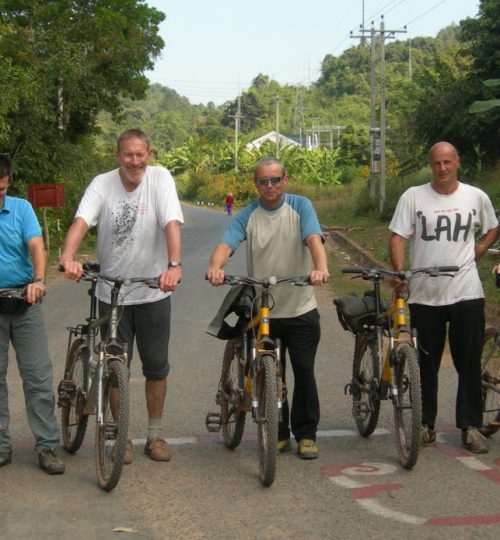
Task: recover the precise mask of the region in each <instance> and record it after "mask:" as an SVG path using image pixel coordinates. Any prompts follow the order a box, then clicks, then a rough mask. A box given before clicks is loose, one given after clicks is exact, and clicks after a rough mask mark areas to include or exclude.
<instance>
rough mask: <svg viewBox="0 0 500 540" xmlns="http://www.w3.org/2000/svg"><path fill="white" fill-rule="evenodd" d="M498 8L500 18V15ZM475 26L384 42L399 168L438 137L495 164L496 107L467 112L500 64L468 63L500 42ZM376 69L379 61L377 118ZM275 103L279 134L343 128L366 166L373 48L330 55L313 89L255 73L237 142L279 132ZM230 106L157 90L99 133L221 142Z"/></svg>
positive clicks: (165, 144) (486, 92) (162, 146)
mask: <svg viewBox="0 0 500 540" xmlns="http://www.w3.org/2000/svg"><path fill="white" fill-rule="evenodd" d="M497 5H500V4H499V3H498V2H497ZM497 11H498V12H499V13H498V17H500V8H497ZM476 22H477V20H467V21H465V22H463V23H462V24H461V25H460V26H458V25H453V26H449V27H447V28H444V29H442V30H441V31H440V32H439V33H438V35H437V36H436V38H429V37H416V38H413V39H411V40H402V41H387V43H386V47H385V51H386V63H385V79H386V80H385V82H386V85H385V89H386V125H387V126H388V131H387V144H388V151H389V152H390V153H392V155H394V157H395V158H396V159H397V160H398V162H399V163H406V162H411V160H412V159H414V158H415V156H416V154H417V155H418V154H419V151H423V150H424V149H425V148H427V147H428V145H429V144H432V142H434V141H436V140H441V139H446V140H451V141H453V142H454V143H455V144H456V145H457V147H459V148H460V151H461V153H462V155H464V157H465V158H466V159H470V160H474V159H477V158H478V157H480V158H481V159H483V160H484V159H486V161H491V162H494V161H495V160H496V159H497V158H498V157H499V153H500V145H499V144H498V126H499V121H500V108H499V109H497V110H496V111H495V110H491V111H489V112H488V113H487V114H486V113H483V114H481V115H472V114H469V113H468V112H467V109H468V107H469V106H470V104H471V103H472V102H473V101H475V100H477V99H487V98H491V97H492V96H494V89H493V90H492V89H491V88H490V89H488V88H487V87H485V86H484V84H483V81H484V80H486V79H488V78H497V76H498V74H500V66H494V65H493V66H490V67H489V68H487V67H486V66H484V65H483V64H484V58H483V60H481V59H480V57H475V56H474V55H477V54H480V55H487V54H493V52H494V51H493V49H494V47H495V46H496V45H495V43H498V37H497V36H495V37H494V38H493V37H492V36H489V37H488V35H487V33H486V34H485V35H484V36H483V38H482V39H485V40H486V41H485V42H483V43H481V44H479V42H478V38H479V37H480V34H475V32H476V30H477V29H474V25H475V23H476ZM483 23H484V21H483ZM484 26H485V25H484V24H483V29H482V31H483V33H484ZM471 36H473V39H472V40H471V39H470V37H471ZM490 38H491V42H488V40H490ZM490 48H491V50H490ZM497 50H498V49H497ZM495 69H498V73H497V74H496V75H495ZM379 70H380V66H379V64H376V78H377V81H376V85H377V97H376V99H377V115H378V109H379V102H378V99H379V96H378V92H379V86H380V80H379ZM277 98H279V103H280V131H281V132H282V133H284V134H287V135H294V136H295V137H298V136H299V134H301V133H303V134H304V133H305V132H307V131H310V130H311V128H312V127H313V125H322V126H340V127H339V128H337V130H336V131H335V130H334V131H335V139H337V136H338V135H339V136H340V137H341V139H342V142H343V144H344V145H349V146H351V148H352V151H353V157H356V158H357V159H358V160H360V161H361V162H363V163H368V158H369V141H368V131H367V129H366V128H367V126H368V125H369V123H370V46H369V44H365V45H361V44H358V45H354V46H352V47H350V48H349V49H347V50H346V51H345V52H344V53H342V54H341V55H339V56H334V55H327V56H326V57H325V58H324V60H323V63H322V66H321V73H320V75H319V77H318V79H317V80H316V81H315V82H314V83H312V84H311V86H310V87H305V86H300V85H299V86H293V85H280V84H279V83H278V82H276V81H274V80H272V79H271V78H270V77H269V76H267V75H265V74H262V73H261V74H257V75H256V77H255V79H254V80H253V83H252V85H251V87H250V88H248V89H247V90H246V91H245V92H243V94H242V96H241V114H242V116H243V118H242V120H241V137H242V140H243V142H247V141H248V140H251V139H253V138H255V137H257V136H259V135H262V134H264V133H266V132H268V131H270V130H273V129H275V127H276V100H277ZM236 108H237V101H236V97H235V99H234V100H232V101H228V102H226V103H224V104H223V105H221V106H219V107H216V106H214V105H213V104H209V105H208V106H203V105H192V104H189V102H188V101H187V100H186V99H185V98H183V97H181V96H179V95H178V94H177V93H176V92H175V91H174V90H171V89H168V88H166V87H163V86H160V85H158V84H154V85H152V86H151V87H150V88H149V90H148V92H147V97H146V99H144V100H141V101H135V102H132V101H130V100H127V101H126V102H125V110H124V113H123V114H122V115H121V116H120V121H119V124H118V125H117V124H116V123H113V122H111V119H110V117H109V116H107V117H101V120H102V122H101V127H102V129H103V131H104V133H105V134H106V135H109V136H110V138H111V139H113V138H114V137H115V135H116V133H117V131H119V130H121V129H123V128H124V127H126V126H129V125H132V124H140V125H141V126H143V127H144V128H145V129H146V130H147V131H148V133H150V134H151V135H152V138H153V140H154V142H155V146H156V148H158V149H159V150H161V151H165V150H171V149H172V148H175V147H176V146H179V145H181V144H186V143H188V141H189V140H190V139H191V140H194V141H196V140H198V141H200V143H201V142H202V143H212V144H215V145H217V144H222V143H224V142H225V141H232V139H233V138H234V117H233V116H234V114H235V113H236Z"/></svg>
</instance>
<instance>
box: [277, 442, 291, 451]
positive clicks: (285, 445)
mask: <svg viewBox="0 0 500 540" xmlns="http://www.w3.org/2000/svg"><path fill="white" fill-rule="evenodd" d="M277 449H278V454H284V453H285V452H290V450H291V449H292V443H291V442H290V439H283V440H282V441H278V446H277Z"/></svg>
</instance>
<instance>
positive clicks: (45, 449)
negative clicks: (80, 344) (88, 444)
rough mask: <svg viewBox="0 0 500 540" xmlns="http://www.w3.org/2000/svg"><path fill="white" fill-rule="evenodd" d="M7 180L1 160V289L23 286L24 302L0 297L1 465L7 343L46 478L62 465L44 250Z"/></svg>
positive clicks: (7, 457) (30, 215) (7, 444)
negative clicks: (46, 324) (43, 304)
mask: <svg viewBox="0 0 500 540" xmlns="http://www.w3.org/2000/svg"><path fill="white" fill-rule="evenodd" d="M11 176H12V167H11V163H10V161H9V160H8V159H7V158H5V157H3V156H0V259H1V261H2V264H1V265H0V288H13V287H23V286H26V302H24V301H23V300H17V303H15V304H13V300H14V299H3V298H0V466H3V465H8V464H9V463H10V462H11V459H12V442H11V438H10V434H9V418H10V415H9V404H8V389H7V381H6V377H7V367H8V360H9V356H8V352H9V342H12V345H13V347H14V349H15V351H16V356H17V362H18V367H19V373H20V374H21V377H22V379H23V388H24V397H25V402H26V413H27V417H28V422H29V424H30V427H31V430H32V432H33V435H34V436H35V440H36V443H35V451H36V452H37V453H38V464H39V466H40V468H41V469H43V470H44V471H45V472H47V473H48V474H62V473H64V463H62V462H61V460H60V459H59V458H58V457H57V454H56V452H55V448H56V446H57V445H58V443H59V427H58V425H57V421H56V418H55V415H54V392H53V390H52V363H51V360H50V357H49V350H48V345H47V336H46V333H45V327H44V321H43V314H42V308H41V305H40V302H41V301H42V298H43V296H44V294H45V270H46V253H45V247H44V244H43V239H42V236H41V229H40V225H39V223H38V220H37V218H36V215H35V212H34V211H33V208H32V207H31V205H30V204H29V202H28V201H25V200H24V199H18V198H16V197H8V196H7V190H8V188H9V185H10V182H11ZM30 257H31V259H32V261H33V263H32V262H31V259H30ZM7 300H8V302H7ZM14 302H16V301H15V300H14Z"/></svg>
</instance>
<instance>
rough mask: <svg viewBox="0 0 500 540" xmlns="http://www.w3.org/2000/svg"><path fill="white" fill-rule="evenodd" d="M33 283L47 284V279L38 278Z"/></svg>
mask: <svg viewBox="0 0 500 540" xmlns="http://www.w3.org/2000/svg"><path fill="white" fill-rule="evenodd" d="M33 283H41V284H42V285H45V280H44V279H43V278H36V279H34V280H33Z"/></svg>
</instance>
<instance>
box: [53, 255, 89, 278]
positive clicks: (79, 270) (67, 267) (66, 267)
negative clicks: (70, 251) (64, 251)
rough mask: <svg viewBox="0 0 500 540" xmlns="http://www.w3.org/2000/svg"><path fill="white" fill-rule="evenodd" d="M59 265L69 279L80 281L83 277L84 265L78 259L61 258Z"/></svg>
mask: <svg viewBox="0 0 500 540" xmlns="http://www.w3.org/2000/svg"><path fill="white" fill-rule="evenodd" d="M59 267H60V269H62V270H63V271H64V276H65V277H66V278H67V279H72V280H74V281H78V280H79V279H81V277H82V274H83V267H82V265H81V263H79V262H78V261H73V260H69V259H61V260H60V261H59Z"/></svg>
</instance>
